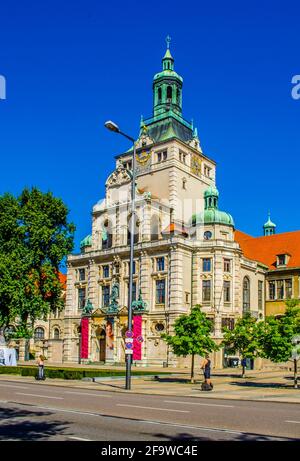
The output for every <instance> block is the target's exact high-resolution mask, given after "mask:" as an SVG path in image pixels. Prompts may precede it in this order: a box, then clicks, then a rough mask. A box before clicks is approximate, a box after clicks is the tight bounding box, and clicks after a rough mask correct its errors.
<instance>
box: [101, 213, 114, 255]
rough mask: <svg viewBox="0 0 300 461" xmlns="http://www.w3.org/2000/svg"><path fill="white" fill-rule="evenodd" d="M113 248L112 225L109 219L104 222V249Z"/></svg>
mask: <svg viewBox="0 0 300 461" xmlns="http://www.w3.org/2000/svg"><path fill="white" fill-rule="evenodd" d="M111 247H112V225H111V222H110V221H109V219H107V220H106V221H105V222H104V227H103V230H102V249H104V250H105V249H108V248H111Z"/></svg>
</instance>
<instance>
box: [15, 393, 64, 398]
mask: <svg viewBox="0 0 300 461" xmlns="http://www.w3.org/2000/svg"><path fill="white" fill-rule="evenodd" d="M16 395H30V396H31V397H42V398H43V399H56V400H63V399H64V398H63V397H51V396H50V395H39V394H25V393H24V392H16Z"/></svg>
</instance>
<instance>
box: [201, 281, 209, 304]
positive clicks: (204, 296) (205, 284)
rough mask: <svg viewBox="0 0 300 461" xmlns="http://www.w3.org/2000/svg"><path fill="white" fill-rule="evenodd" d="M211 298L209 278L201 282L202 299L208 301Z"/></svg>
mask: <svg viewBox="0 0 300 461" xmlns="http://www.w3.org/2000/svg"><path fill="white" fill-rule="evenodd" d="M210 298H211V280H203V282H202V301H210Z"/></svg>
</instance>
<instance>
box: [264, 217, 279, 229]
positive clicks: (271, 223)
mask: <svg viewBox="0 0 300 461" xmlns="http://www.w3.org/2000/svg"><path fill="white" fill-rule="evenodd" d="M263 227H264V228H266V227H276V224H274V223H273V222H272V221H271V219H270V214H269V218H268V221H267V222H266V223H265V224H264V226H263Z"/></svg>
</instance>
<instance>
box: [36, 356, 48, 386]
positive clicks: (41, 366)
mask: <svg viewBox="0 0 300 461" xmlns="http://www.w3.org/2000/svg"><path fill="white" fill-rule="evenodd" d="M44 360H45V357H44V356H43V355H40V356H39V358H38V359H37V364H38V374H37V377H36V379H38V380H43V381H44V380H45V379H46V378H45V373H44Z"/></svg>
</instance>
